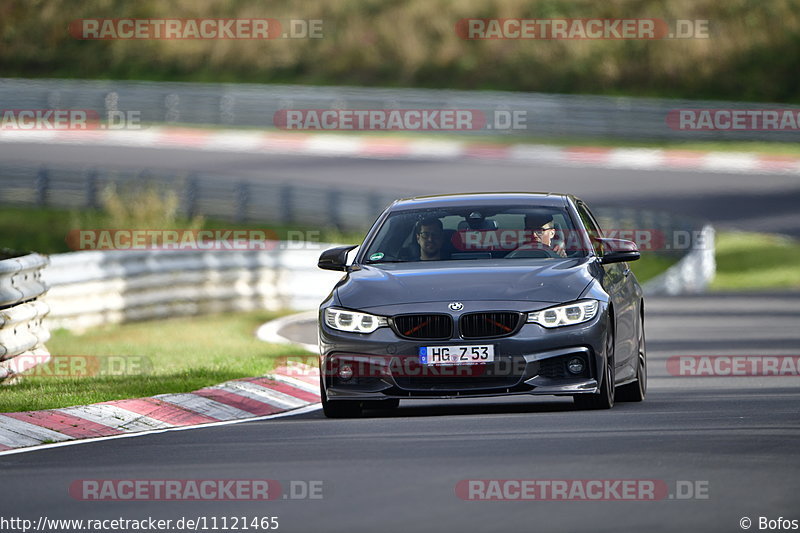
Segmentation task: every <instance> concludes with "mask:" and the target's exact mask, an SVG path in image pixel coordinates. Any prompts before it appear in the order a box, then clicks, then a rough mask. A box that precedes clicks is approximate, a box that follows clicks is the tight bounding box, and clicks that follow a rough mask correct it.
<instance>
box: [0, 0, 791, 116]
mask: <svg viewBox="0 0 800 533" xmlns="http://www.w3.org/2000/svg"><path fill="white" fill-rule="evenodd" d="M103 17H105V18H121V17H142V18H198V17H241V18H264V17H269V18H276V19H279V20H282V21H284V22H285V21H287V20H289V19H321V20H323V34H324V36H323V38H321V39H274V40H267V41H264V40H234V39H228V40H106V41H81V40H77V39H74V38H73V37H71V36H70V35H69V33H68V31H67V28H68V26H69V23H70V21H73V20H76V19H80V18H103ZM477 17H504V18H626V19H633V18H660V19H663V20H664V21H666V22H667V23H668V24H670V27H674V26H675V21H676V20H677V19H683V20H698V19H699V20H708V21H709V33H710V36H709V38H707V39H673V40H653V41H650V40H583V41H580V40H535V41H534V40H472V41H467V40H462V39H461V38H459V37H458V36H457V35H456V33H455V30H454V27H455V24H456V22H457V21H458V20H460V19H462V18H477ZM0 64H2V65H3V75H4V76H27V77H67V78H72V77H75V78H111V79H154V80H180V81H213V82H252V83H302V84H343V85H364V86H420V87H448V88H462V89H503V90H515V91H541V92H558V93H592V94H625V95H639V96H643V95H652V96H667V97H682V98H720V99H728V100H753V101H775V102H800V77H798V76H797V65H798V64H800V10H798V9H797V3H796V2H795V1H794V0H771V1H769V2H757V1H753V0H728V1H725V2H719V1H717V0H672V1H670V2H664V1H661V0H642V1H629V0H613V1H607V2H593V1H589V0H580V1H574V2H568V1H566V0H538V1H537V0H533V1H530V0H529V1H524V0H485V1H484V0H408V1H367V2H365V1H364V0H338V1H335V2H331V1H329V0H307V1H305V2H302V3H298V2H294V1H292V0H271V1H270V2H268V3H265V2H263V0H236V1H228V2H224V3H223V2H218V1H214V0H174V1H171V2H160V1H157V0H139V1H137V2H136V3H131V2H124V1H122V0H86V1H83V2H67V1H56V0H51V1H47V0H9V1H6V2H4V3H3V4H2V5H0Z"/></svg>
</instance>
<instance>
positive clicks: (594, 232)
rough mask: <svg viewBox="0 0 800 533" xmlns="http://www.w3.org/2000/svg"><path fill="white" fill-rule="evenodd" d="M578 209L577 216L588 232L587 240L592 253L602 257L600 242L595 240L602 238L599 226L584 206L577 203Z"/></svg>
mask: <svg viewBox="0 0 800 533" xmlns="http://www.w3.org/2000/svg"><path fill="white" fill-rule="evenodd" d="M577 207H578V215H579V216H580V217H581V220H582V221H583V225H584V226H586V229H587V230H588V231H589V238H590V239H591V241H592V248H594V253H595V254H596V255H598V256H601V255H603V250H602V247H601V246H600V242H599V241H598V240H597V238H598V237H602V236H603V233H602V231H601V230H600V226H599V225H598V224H597V222H596V221H595V219H594V217H593V216H592V214H591V213H589V210H588V209H587V208H586V206H585V205H584V204H583V203H582V202H579V203H578V204H577Z"/></svg>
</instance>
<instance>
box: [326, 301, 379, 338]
mask: <svg viewBox="0 0 800 533" xmlns="http://www.w3.org/2000/svg"><path fill="white" fill-rule="evenodd" d="M325 323H326V324H328V325H329V326H330V327H332V328H333V329H338V330H339V331H349V332H350V333H372V332H373V331H375V330H376V329H378V328H380V327H383V326H388V325H389V322H388V321H387V320H386V317H382V316H375V315H369V314H367V313H359V312H356V311H348V310H347V309H336V308H335V307H329V308H327V309H325Z"/></svg>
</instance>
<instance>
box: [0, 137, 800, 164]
mask: <svg viewBox="0 0 800 533" xmlns="http://www.w3.org/2000/svg"><path fill="white" fill-rule="evenodd" d="M0 142H4V143H15V142H19V143H42V144H78V145H99V146H134V147H143V148H180V149H188V150H204V151H212V152H219V151H222V152H242V153H272V154H295V155H297V154H299V155H308V156H326V157H337V156H340V157H361V158H373V159H440V160H448V159H478V160H492V161H507V162H512V163H514V162H516V163H521V164H531V163H543V164H550V165H557V166H591V167H602V168H619V169H639V170H700V171H704V172H727V173H748V174H800V158H798V157H793V156H781V155H774V156H771V155H765V154H757V153H749V152H703V151H690V150H661V149H651V148H598V147H583V146H567V147H560V146H548V145H535V144H514V145H501V144H491V143H483V142H469V141H447V140H433V139H424V140H422V139H416V140H415V139H401V138H397V139H395V138H385V137H384V138H380V137H367V136H356V135H337V134H330V133H324V134H316V133H286V132H261V131H240V130H202V129H182V128H170V127H154V128H146V129H142V130H124V131H120V130H86V131H80V130H0Z"/></svg>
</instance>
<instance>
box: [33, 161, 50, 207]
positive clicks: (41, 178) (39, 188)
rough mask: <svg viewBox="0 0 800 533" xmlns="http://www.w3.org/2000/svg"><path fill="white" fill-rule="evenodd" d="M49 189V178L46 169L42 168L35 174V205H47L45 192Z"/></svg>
mask: <svg viewBox="0 0 800 533" xmlns="http://www.w3.org/2000/svg"><path fill="white" fill-rule="evenodd" d="M49 188H50V176H49V175H48V172H47V168H46V167H42V168H40V169H39V172H38V173H37V174H36V205H38V206H43V205H47V190H48V189H49Z"/></svg>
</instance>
